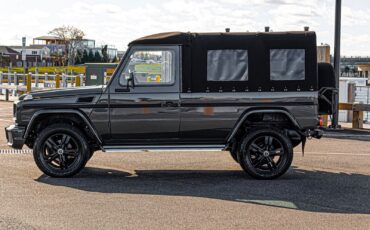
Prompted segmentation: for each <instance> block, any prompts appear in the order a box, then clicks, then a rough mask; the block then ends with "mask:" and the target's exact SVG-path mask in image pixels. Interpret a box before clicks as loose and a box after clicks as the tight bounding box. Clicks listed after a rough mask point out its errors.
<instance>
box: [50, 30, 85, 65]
mask: <svg viewBox="0 0 370 230" xmlns="http://www.w3.org/2000/svg"><path fill="white" fill-rule="evenodd" d="M49 34H51V35H54V36H56V37H58V38H59V39H61V42H62V44H64V45H65V49H66V51H65V52H66V53H65V56H64V58H65V60H66V61H67V63H68V65H73V64H74V63H75V62H76V57H77V50H78V49H79V48H81V43H82V39H83V37H84V36H85V33H84V32H83V31H82V30H80V29H78V28H76V27H73V26H61V27H57V28H55V29H53V30H52V31H50V32H49Z"/></svg>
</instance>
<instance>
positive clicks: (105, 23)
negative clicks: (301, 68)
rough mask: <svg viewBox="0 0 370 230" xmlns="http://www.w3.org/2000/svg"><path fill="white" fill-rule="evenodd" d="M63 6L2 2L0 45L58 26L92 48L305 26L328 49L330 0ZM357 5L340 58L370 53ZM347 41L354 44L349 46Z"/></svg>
mask: <svg viewBox="0 0 370 230" xmlns="http://www.w3.org/2000/svg"><path fill="white" fill-rule="evenodd" d="M14 1H15V3H14ZM65 1H66V2H65V4H58V5H57V4H56V3H54V2H50V1H48V0H34V1H20V0H13V1H8V2H4V8H7V9H9V10H7V11H4V12H2V14H0V26H1V28H2V29H3V31H6V33H3V34H2V35H1V36H0V44H1V43H2V44H20V41H21V40H20V39H21V37H22V36H24V35H27V36H28V37H36V36H40V35H44V34H47V33H48V31H50V30H52V29H53V28H55V27H58V26H61V25H72V26H75V27H78V28H80V29H82V30H83V31H84V32H85V33H86V35H87V37H88V38H92V39H96V41H97V44H105V43H108V44H114V45H116V47H118V48H119V49H125V48H126V45H127V44H128V43H129V42H130V41H131V40H133V39H135V38H138V37H141V36H145V35H148V34H152V33H158V32H164V31H194V32H214V31H224V29H225V28H226V27H229V28H231V31H247V30H248V31H263V29H264V26H270V28H271V29H272V30H273V31H286V30H303V27H304V26H309V27H310V30H315V31H316V32H317V37H318V43H321V42H323V43H329V44H331V45H332V44H333V37H334V34H333V33H334V1H333V0H310V1H297V0H156V1H143V0H140V1H139V0H137V1H125V0H109V1H107V0H106V1H103V0H65ZM35 2H36V3H37V4H35ZM356 2H357V1H356ZM362 4H363V5H361V6H357V5H356V3H355V2H349V1H348V2H347V1H343V8H342V10H343V16H342V18H343V20H342V22H343V24H342V26H343V27H342V32H343V41H342V47H343V49H342V53H343V54H346V53H351V54H353V53H361V54H362V53H368V55H369V54H370V46H364V45H363V44H368V43H367V41H366V40H365V39H366V38H367V37H366V36H360V35H364V34H367V35H369V31H368V30H366V28H370V11H369V10H368V9H370V2H368V1H364V3H362ZM36 6H37V7H36ZM356 7H357V8H356ZM14 12H22V13H14ZM360 38H361V41H359V39H360ZM351 39H357V40H356V41H359V42H358V43H356V44H354V43H353V42H351ZM347 43H350V44H347Z"/></svg>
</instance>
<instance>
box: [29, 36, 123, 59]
mask: <svg viewBox="0 0 370 230" xmlns="http://www.w3.org/2000/svg"><path fill="white" fill-rule="evenodd" d="M34 45H44V46H46V47H48V48H49V49H50V56H51V60H53V63H54V64H57V63H60V62H63V60H62V59H61V58H62V57H64V56H65V54H66V45H65V41H64V40H63V39H61V38H58V37H56V36H41V37H36V38H34V39H33V45H31V46H34ZM77 50H80V51H83V50H86V52H87V53H89V52H90V51H91V52H92V53H93V54H95V53H96V52H98V53H99V54H100V56H102V47H97V46H96V43H95V40H93V39H87V38H84V39H82V40H81V41H79V42H78V43H77V47H76V49H75V52H77ZM107 54H108V58H109V60H110V61H112V60H114V58H115V57H116V58H117V49H116V48H115V47H114V46H112V45H108V49H107Z"/></svg>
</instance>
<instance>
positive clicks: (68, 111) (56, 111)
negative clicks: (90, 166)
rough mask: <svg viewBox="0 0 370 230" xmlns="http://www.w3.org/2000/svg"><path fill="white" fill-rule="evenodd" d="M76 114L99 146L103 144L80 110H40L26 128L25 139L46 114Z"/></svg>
mask: <svg viewBox="0 0 370 230" xmlns="http://www.w3.org/2000/svg"><path fill="white" fill-rule="evenodd" d="M61 113H63V114H76V115H77V116H79V117H80V118H81V119H82V120H83V121H84V122H85V124H86V125H87V126H88V127H89V129H90V130H91V132H92V133H93V135H94V137H95V139H96V140H97V141H98V143H99V145H101V144H102V143H103V142H102V140H101V138H100V137H99V134H98V133H97V132H96V130H95V128H94V127H93V125H92V124H91V123H90V121H89V119H88V118H87V117H86V116H85V115H84V114H83V113H82V112H81V111H79V110H73V109H52V110H40V111H37V112H36V113H34V114H33V115H32V117H31V119H30V122H29V123H28V125H27V128H26V131H25V132H24V136H23V137H24V139H26V138H27V137H28V135H29V133H30V131H31V129H32V128H33V126H34V123H35V121H36V119H37V118H38V117H39V116H40V115H44V114H61Z"/></svg>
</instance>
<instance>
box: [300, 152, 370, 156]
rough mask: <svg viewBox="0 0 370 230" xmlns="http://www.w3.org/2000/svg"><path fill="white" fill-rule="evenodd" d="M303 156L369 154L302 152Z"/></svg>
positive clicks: (369, 154)
mask: <svg viewBox="0 0 370 230" xmlns="http://www.w3.org/2000/svg"><path fill="white" fill-rule="evenodd" d="M295 153H296V154H302V152H295ZM304 154H305V155H310V154H311V155H344V156H369V157H370V152H368V153H336V152H334V153H323V152H304Z"/></svg>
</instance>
